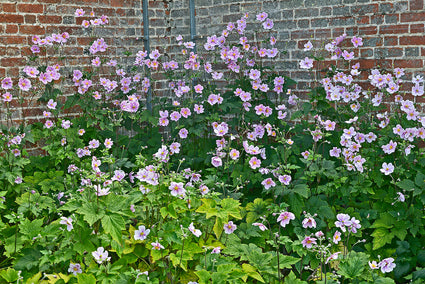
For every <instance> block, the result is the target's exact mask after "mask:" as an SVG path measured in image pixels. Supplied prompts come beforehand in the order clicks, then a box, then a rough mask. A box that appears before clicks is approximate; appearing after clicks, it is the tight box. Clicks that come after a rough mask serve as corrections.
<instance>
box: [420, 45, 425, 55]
mask: <svg viewBox="0 0 425 284" xmlns="http://www.w3.org/2000/svg"><path fill="white" fill-rule="evenodd" d="M421 56H425V47H422V48H421Z"/></svg>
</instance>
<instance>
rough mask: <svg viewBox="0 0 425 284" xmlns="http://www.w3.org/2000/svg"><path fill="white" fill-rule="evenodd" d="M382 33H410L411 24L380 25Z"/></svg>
mask: <svg viewBox="0 0 425 284" xmlns="http://www.w3.org/2000/svg"><path fill="white" fill-rule="evenodd" d="M379 33H380V34H407V33H409V25H389V26H380V27H379Z"/></svg>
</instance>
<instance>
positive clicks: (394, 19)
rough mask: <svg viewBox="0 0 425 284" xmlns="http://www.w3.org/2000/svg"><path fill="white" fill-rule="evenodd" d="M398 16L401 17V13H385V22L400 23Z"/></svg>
mask: <svg viewBox="0 0 425 284" xmlns="http://www.w3.org/2000/svg"><path fill="white" fill-rule="evenodd" d="M398 18H399V15H398V14H394V15H385V16H384V19H385V23H386V24H397V23H398Z"/></svg>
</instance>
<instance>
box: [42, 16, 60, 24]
mask: <svg viewBox="0 0 425 284" xmlns="http://www.w3.org/2000/svg"><path fill="white" fill-rule="evenodd" d="M38 20H39V21H40V23H42V24H61V23H62V17H61V16H45V15H43V16H42V15H39V16H38Z"/></svg>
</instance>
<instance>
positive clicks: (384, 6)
mask: <svg viewBox="0 0 425 284" xmlns="http://www.w3.org/2000/svg"><path fill="white" fill-rule="evenodd" d="M394 12H395V11H394V5H393V3H380V4H379V13H382V14H388V13H394Z"/></svg>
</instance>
